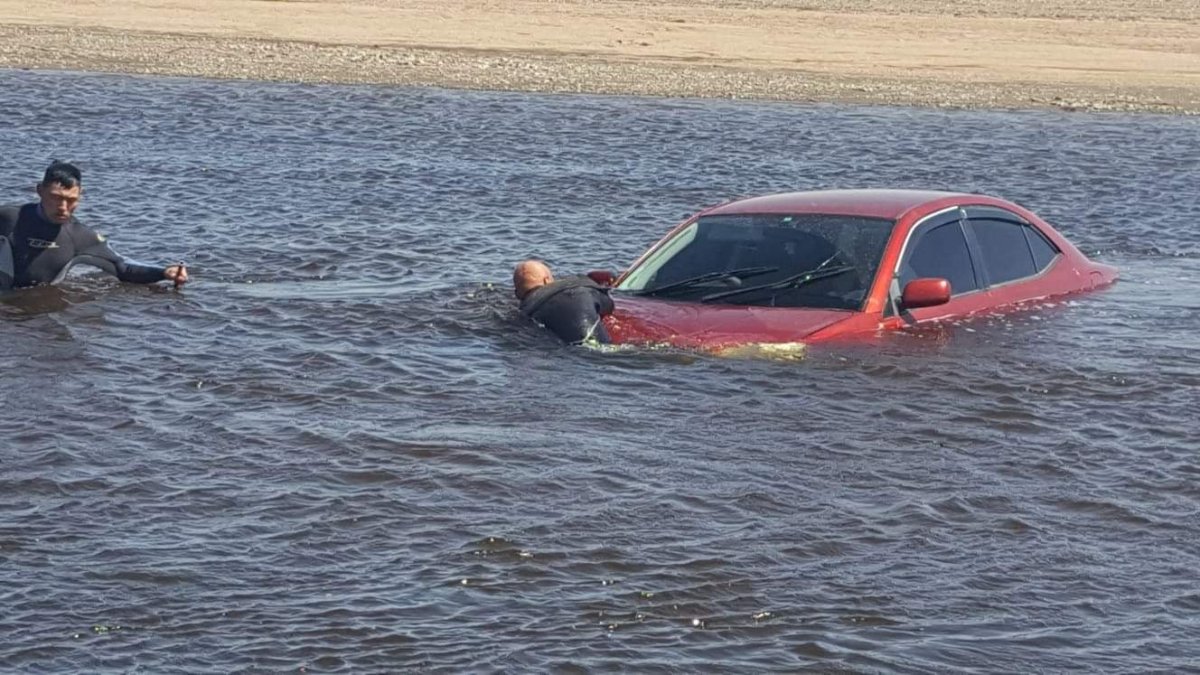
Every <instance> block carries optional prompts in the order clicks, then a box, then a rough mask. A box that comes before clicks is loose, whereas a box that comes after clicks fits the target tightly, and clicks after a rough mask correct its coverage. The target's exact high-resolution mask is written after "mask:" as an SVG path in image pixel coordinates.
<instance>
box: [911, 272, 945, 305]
mask: <svg viewBox="0 0 1200 675" xmlns="http://www.w3.org/2000/svg"><path fill="white" fill-rule="evenodd" d="M947 302H950V282H949V281H947V280H945V279H939V278H933V277H930V278H925V279H913V280H912V281H910V282H908V283H907V284H905V285H904V293H903V294H901V296H900V309H917V308H918V307H934V306H936V305H944V304H946V303H947Z"/></svg>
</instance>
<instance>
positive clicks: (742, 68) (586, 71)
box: [0, 0, 1200, 114]
mask: <svg viewBox="0 0 1200 675" xmlns="http://www.w3.org/2000/svg"><path fill="white" fill-rule="evenodd" d="M0 68H38V69H69V70H84V71H102V72H126V73H153V74H163V75H190V76H202V77H216V78H246V79H263V80H286V81H298V82H353V83H364V82H365V83H387V84H403V85H431V86H444V87H459V88H470V89H499V90H519V91H547V92H595V93H616V94H639V95H661V96H698V97H721V98H756V99H777V100H796V101H821V102H850V103H880V104H901V105H920V106H959V107H1003V108H1008V107H1018V108H1029V107H1050V106H1053V107H1059V108H1068V109H1083V110H1138V111H1158V112H1168V113H1189V114H1197V113H1200V0H1170V1H1169V2H1168V1H1163V2H1140V1H1138V0H1073V1H1071V0H957V1H953V0H663V1H661V2H660V1H656V0H340V1H335V0H203V1H201V0H191V1H188V0H38V1H37V2H29V1H28V0H0Z"/></svg>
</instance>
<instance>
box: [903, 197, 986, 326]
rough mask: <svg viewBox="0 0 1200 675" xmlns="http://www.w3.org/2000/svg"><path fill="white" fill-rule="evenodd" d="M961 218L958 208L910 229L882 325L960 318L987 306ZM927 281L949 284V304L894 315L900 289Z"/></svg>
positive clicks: (904, 311) (930, 217)
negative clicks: (939, 279)
mask: <svg viewBox="0 0 1200 675" xmlns="http://www.w3.org/2000/svg"><path fill="white" fill-rule="evenodd" d="M963 215H964V214H963V211H962V210H961V209H959V208H953V209H948V210H946V211H942V212H940V213H936V214H933V215H931V216H929V217H927V218H926V219H925V220H924V221H922V222H920V223H918V224H917V226H916V227H914V228H913V230H912V232H911V234H910V235H909V238H908V241H907V243H906V244H905V246H904V251H903V253H902V255H901V257H900V263H899V265H897V267H896V272H895V282H894V283H893V284H892V292H891V298H892V302H891V303H890V306H889V308H888V309H887V310H885V314H884V316H885V320H884V322H885V324H886V325H890V326H900V325H905V324H913V323H918V322H921V321H931V320H934V319H945V318H949V317H954V316H963V315H967V314H971V313H972V312H977V311H979V310H981V309H984V308H986V307H987V306H988V303H989V301H988V298H987V293H986V292H985V290H984V289H985V281H984V277H983V275H982V274H981V272H980V270H979V265H978V263H977V262H976V260H975V258H974V255H973V251H972V241H971V240H970V239H969V237H968V233H967V231H966V229H965V227H964V224H963ZM929 277H936V278H941V279H946V280H947V281H949V282H950V302H948V303H946V304H944V305H938V306H936V307H922V308H917V309H911V310H900V311H898V312H897V308H898V307H899V301H900V294H901V293H903V289H904V285H905V284H907V283H908V282H910V281H912V280H913V279H921V278H929ZM889 317H890V318H889Z"/></svg>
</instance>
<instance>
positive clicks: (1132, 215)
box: [0, 71, 1200, 673]
mask: <svg viewBox="0 0 1200 675" xmlns="http://www.w3.org/2000/svg"><path fill="white" fill-rule="evenodd" d="M0 87H2V88H3V91H4V92H5V96H4V99H5V101H6V103H7V105H6V106H5V109H4V110H3V112H2V113H0V148H2V149H3V152H0V202H3V203H16V202H21V201H28V200H30V199H31V198H32V192H31V187H32V184H33V183H34V182H36V181H37V180H38V178H39V177H40V172H41V170H42V169H43V168H44V167H45V165H46V164H47V163H48V162H49V161H50V160H51V159H54V158H60V159H70V160H75V161H77V162H78V163H79V164H80V165H81V166H82V167H83V169H84V172H85V174H84V175H85V185H86V196H85V200H84V204H83V206H82V207H81V209H80V211H79V214H78V215H79V216H80V218H81V219H82V220H83V221H84V222H86V223H89V224H91V225H93V226H95V227H97V228H98V229H100V230H102V231H105V232H107V233H108V234H109V235H110V237H111V240H112V241H113V242H114V246H115V247H116V248H117V249H118V250H119V251H121V252H122V253H123V254H125V255H127V256H129V257H132V258H136V259H141V260H157V261H160V262H164V263H165V262H173V261H176V260H186V261H187V262H188V263H189V264H190V265H191V268H192V271H193V275H194V279H195V281H194V283H193V284H191V285H189V286H188V287H186V288H185V289H184V290H183V291H182V292H174V291H172V290H169V289H166V288H157V287H139V286H129V285H122V284H119V283H117V282H116V281H114V280H111V279H109V278H106V277H103V276H99V275H96V274H92V273H84V274H81V275H76V276H73V277H72V278H71V279H69V280H68V282H67V283H66V285H64V286H62V287H58V288H41V289H33V290H28V291H22V292H18V293H16V294H14V295H10V296H8V297H6V298H5V299H3V300H2V301H0V366H2V371H0V372H2V373H3V374H2V375H0V383H2V388H0V391H2V396H3V407H2V408H0V462H2V469H0V635H2V636H3V639H2V640H0V670H3V671H11V672H144V673H164V672H245V671H254V672H285V671H286V672H300V671H302V670H303V671H306V672H356V673H357V672H397V671H412V670H418V671H434V672H464V671H476V672H521V671H555V672H600V671H610V670H620V669H627V670H633V671H638V672H655V671H663V672H666V671H692V672H697V671H700V672H712V671H722V672H723V671H740V672H746V671H750V672H761V671H795V670H819V671H829V670H836V671H844V672H862V673H874V672H913V673H924V672H931V671H943V672H944V671H957V672H964V671H967V672H970V671H974V672H995V671H1008V672H1032V671H1039V672H1064V671H1082V672H1106V673H1120V672H1130V673H1132V672H1139V673H1140V672H1150V671H1160V672H1181V671H1189V670H1190V672H1200V620H1198V619H1197V616H1200V484H1198V483H1200V454H1198V446H1200V440H1198V439H1200V421H1198V419H1200V416H1198V415H1197V409H1198V408H1200V394H1198V392H1200V338H1198V337H1197V335H1198V334H1200V312H1198V310H1200V293H1198V292H1197V283H1198V281H1200V190H1198V189H1197V186H1198V185H1200V120H1197V119H1189V118H1173V117H1166V116H1136V115H1086V114H1070V113H1060V112H1003V111H1002V112H968V111H938V110H912V109H895V108H862V107H839V106H814V105H787V104H764V103H743V102H736V101H725V102H720V101H677V100H655V99H630V98H607V97H589V96H542V95H526V94H498V93H469V92H450V91H438V90H421V89H400V88H385V87H339V86H298V85H288V84H261V83H226V82H207V81H198V80H184V79H153V78H139V77H119V76H98V75H81V74H70V73H29V72H16V71H0ZM823 187H929V188H939V189H954V190H967V191H979V192H986V193H992V194H997V195H999V196H1002V197H1006V198H1009V199H1011V200H1013V201H1016V202H1018V203H1021V204H1023V205H1025V206H1027V207H1029V208H1031V209H1033V210H1034V211H1036V212H1038V213H1039V214H1041V215H1042V216H1043V217H1045V218H1046V219H1047V220H1048V221H1050V222H1051V223H1054V224H1055V225H1056V226H1057V227H1058V228H1059V229H1060V231H1062V232H1063V233H1064V234H1065V235H1066V236H1067V237H1068V238H1070V239H1071V240H1072V241H1074V242H1075V243H1076V244H1077V245H1078V246H1079V247H1080V248H1081V250H1083V251H1084V252H1085V253H1087V254H1088V255H1090V256H1093V257H1095V258H1097V259H1099V260H1101V261H1104V262H1107V263H1110V264H1114V265H1117V266H1119V267H1120V269H1121V273H1122V279H1121V281H1120V282H1118V284H1117V285H1115V286H1113V287H1111V288H1110V289H1108V290H1106V291H1102V292H1099V293H1095V294H1091V295H1084V296H1077V297H1075V298H1072V299H1070V300H1069V301H1066V302H1061V303H1056V304H1053V305H1049V306H1043V307H1039V308H1035V309H1032V310H1029V311H1025V312H1021V313H1018V314H1011V315H1008V316H1004V317H981V318H978V319H975V320H971V321H965V322H960V323H956V324H954V325H946V326H942V327H939V328H935V329H927V330H922V331H919V332H911V333H900V334H897V335H893V336H885V337H882V338H880V339H879V340H878V341H877V342H875V343H873V344H870V345H861V344H860V345H854V346H837V345H831V346H822V347H820V348H814V349H813V350H812V352H811V354H810V355H809V358H807V359H806V360H805V361H802V362H799V363H796V362H789V363H780V362H772V361H732V360H722V359H717V358H712V357H707V356H697V355H689V354H680V353H672V354H667V353H638V352H632V353H616V354H614V353H599V352H594V351H588V350H584V349H579V348H569V347H565V346H562V345H559V344H558V343H557V342H556V341H555V340H554V339H553V338H551V337H549V336H547V335H545V334H543V333H542V332H540V331H539V330H538V329H536V328H535V327H533V326H531V325H528V324H526V323H524V322H523V321H521V320H520V319H519V318H518V317H517V316H516V315H515V312H514V307H513V304H514V303H513V299H512V296H511V292H510V291H509V288H508V285H507V279H508V275H509V271H510V270H511V266H512V264H513V263H514V262H516V261H517V260H519V259H521V258H523V257H526V256H528V255H532V254H537V255H540V256H543V257H545V258H546V259H547V260H549V261H550V262H551V263H552V264H553V266H554V267H555V269H557V270H559V271H561V272H564V273H565V272H579V271H584V270H588V269H593V268H608V269H619V268H621V267H622V266H623V265H626V264H628V263H629V262H630V261H632V260H633V259H634V258H635V257H636V256H637V254H638V253H639V252H640V251H642V250H643V249H644V248H645V247H646V246H647V245H649V244H650V243H651V242H653V241H655V240H656V239H657V238H658V237H659V236H661V235H662V234H663V233H664V232H665V231H666V230H667V229H668V228H669V227H670V226H671V225H673V224H674V223H675V222H677V221H678V220H679V219H681V218H682V217H683V216H685V215H686V214H688V213H690V212H692V211H694V210H697V209H698V208H700V207H702V206H706V205H709V204H712V203H715V202H717V201H721V200H723V199H725V198H728V197H733V196H739V195H750V194H758V193H764V192H772V191H780V190H789V189H815V188H823Z"/></svg>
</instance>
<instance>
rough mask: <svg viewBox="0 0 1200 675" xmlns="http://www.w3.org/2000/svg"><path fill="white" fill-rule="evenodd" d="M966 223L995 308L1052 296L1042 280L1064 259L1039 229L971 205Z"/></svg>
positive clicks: (1011, 215) (995, 209) (1014, 216)
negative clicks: (1061, 258)
mask: <svg viewBox="0 0 1200 675" xmlns="http://www.w3.org/2000/svg"><path fill="white" fill-rule="evenodd" d="M964 216H965V220H964V224H965V226H966V231H967V235H968V238H969V239H970V240H971V241H972V244H973V248H974V251H975V258H976V260H977V261H978V262H979V268H980V272H982V274H983V281H984V284H985V285H986V287H987V289H988V295H989V296H990V298H991V302H992V304H993V305H994V306H1001V305H1007V304H1012V303H1014V302H1021V301H1024V300H1032V299H1035V298H1040V297H1044V296H1046V295H1048V294H1050V290H1049V288H1048V287H1047V286H1046V284H1044V283H1042V278H1043V277H1044V276H1045V275H1046V274H1047V273H1048V272H1050V271H1051V270H1052V269H1053V266H1054V264H1055V263H1056V262H1057V261H1058V260H1059V259H1060V253H1059V251H1058V249H1057V248H1055V246H1054V244H1053V243H1052V242H1051V241H1050V240H1049V239H1048V238H1047V237H1046V236H1045V235H1043V234H1042V233H1041V232H1040V231H1039V230H1038V228H1037V226H1035V225H1033V224H1031V223H1029V222H1028V221H1026V220H1025V219H1023V218H1021V217H1020V216H1019V215H1017V214H1015V213H1012V212H1011V211H1008V210H1007V209H1002V208H999V207H994V206H968V207H966V208H965V209H964Z"/></svg>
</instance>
